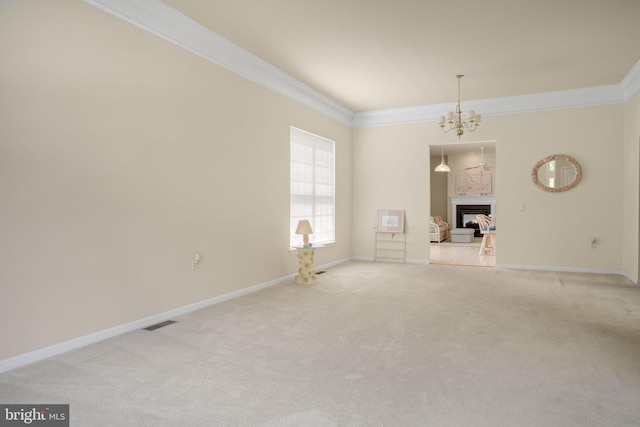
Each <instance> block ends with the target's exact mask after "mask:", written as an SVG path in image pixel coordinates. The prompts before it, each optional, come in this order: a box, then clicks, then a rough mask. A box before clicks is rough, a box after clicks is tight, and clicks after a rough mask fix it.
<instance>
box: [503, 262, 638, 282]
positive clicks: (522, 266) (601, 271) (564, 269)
mask: <svg viewBox="0 0 640 427" xmlns="http://www.w3.org/2000/svg"><path fill="white" fill-rule="evenodd" d="M496 268H504V269H510V270H535V271H561V272H566V273H592V274H614V275H618V276H624V277H626V278H627V279H629V281H630V282H632V283H633V284H634V285H638V284H639V283H638V278H636V277H633V276H631V275H630V274H628V273H626V272H624V271H621V270H610V269H600V268H577V267H557V266H548V265H526V264H496Z"/></svg>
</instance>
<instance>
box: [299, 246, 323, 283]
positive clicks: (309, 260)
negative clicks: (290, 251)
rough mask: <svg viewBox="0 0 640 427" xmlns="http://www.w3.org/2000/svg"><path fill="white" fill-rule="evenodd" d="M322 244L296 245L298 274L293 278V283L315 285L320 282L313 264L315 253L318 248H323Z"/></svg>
mask: <svg viewBox="0 0 640 427" xmlns="http://www.w3.org/2000/svg"><path fill="white" fill-rule="evenodd" d="M321 247H322V245H314V246H306V247H305V246H295V248H296V251H297V252H298V264H299V267H298V275H297V276H296V278H295V279H293V283H297V284H298V285H315V284H316V283H318V279H317V278H316V273H315V272H314V271H313V268H314V267H315V266H314V264H313V255H314V254H315V252H316V248H321Z"/></svg>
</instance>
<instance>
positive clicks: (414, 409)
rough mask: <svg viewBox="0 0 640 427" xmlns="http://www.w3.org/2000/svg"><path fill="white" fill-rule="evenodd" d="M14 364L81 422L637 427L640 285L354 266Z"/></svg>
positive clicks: (5, 378) (24, 381)
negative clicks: (309, 282)
mask: <svg viewBox="0 0 640 427" xmlns="http://www.w3.org/2000/svg"><path fill="white" fill-rule="evenodd" d="M319 278H320V283H319V284H318V285H314V286H300V285H294V284H282V285H278V286H274V287H271V288H269V289H266V290H263V291H260V292H258V293H255V294H251V295H248V296H244V297H241V298H238V299H236V300H232V301H229V302H226V303H223V304H219V305H216V306H213V307H210V308H207V309H204V310H201V311H198V312H194V313H191V314H189V315H186V316H183V317H179V318H176V319H174V320H177V321H178V322H177V323H175V324H173V325H170V326H166V327H164V328H161V329H157V330H156V331H153V332H148V331H145V330H140V331H135V332H132V333H129V334H126V335H122V336H119V337H116V338H113V339H110V340H107V341H104V342H101V343H98V344H95V345H91V346H88V347H85V348H82V349H79V350H75V351H72V352H69V353H66V354H63V355H60V356H56V357H54V358H51V359H48V360H46V361H42V362H38V363H35V364H32V365H30V366H26V367H23V368H20V369H16V370H13V371H10V372H6V373H4V374H0V402H2V403H69V404H70V405H71V406H70V410H71V425H72V426H214V425H215V426H254V425H255V426H604V425H608V426H637V425H639V424H640V287H637V286H634V285H632V284H630V283H629V282H628V281H626V279H624V278H622V277H620V276H608V275H595V274H572V273H547V272H529V271H508V270H500V269H478V268H469V267H448V266H434V265H426V266H425V265H408V264H382V263H380V264H377V263H368V262H351V263H347V264H344V265H341V266H338V267H335V268H333V269H331V270H329V271H328V272H327V273H325V274H323V275H320V276H319Z"/></svg>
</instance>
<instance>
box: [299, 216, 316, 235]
mask: <svg viewBox="0 0 640 427" xmlns="http://www.w3.org/2000/svg"><path fill="white" fill-rule="evenodd" d="M296 234H313V230H312V229H311V224H309V220H308V219H301V220H300V221H298V227H297V228H296Z"/></svg>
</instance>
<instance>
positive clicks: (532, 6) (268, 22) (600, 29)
mask: <svg viewBox="0 0 640 427" xmlns="http://www.w3.org/2000/svg"><path fill="white" fill-rule="evenodd" d="M164 1H165V3H167V4H168V5H170V6H172V7H173V8H175V9H177V10H179V11H181V12H182V13H184V14H186V15H188V16H189V17H191V18H192V19H194V20H196V21H198V22H200V23H201V24H203V25H205V26H206V27H208V28H210V29H211V30H213V31H214V32H216V33H218V34H220V35H221V36H223V37H225V38H226V39H228V40H230V41H232V42H233V43H235V44H237V45H238V46H240V47H241V48H243V49H245V50H247V51H249V52H250V53H252V54H254V55H256V56H258V57H260V58H262V59H263V60H265V61H267V62H269V63H271V64H272V65H274V66H276V67H277V68H279V69H280V70H282V71H284V72H286V73H287V74H289V75H291V76H292V77H294V78H296V79H297V80H299V81H301V82H303V83H305V84H306V85H308V86H310V87H312V88H313V89H315V90H317V91H319V92H321V93H323V94H325V95H326V96H328V97H329V98H331V99H333V100H335V101H337V102H338V103H340V104H342V105H343V106H345V107H347V108H348V109H349V110H351V111H353V112H365V111H375V110H386V109H395V108H403V107H414V106H421V105H431V104H441V103H449V102H455V100H456V97H457V82H456V77H455V76H456V74H464V75H465V77H464V78H463V79H462V81H461V84H462V101H463V104H464V101H465V100H479V99H490V98H499V97H505V96H518V95H527V94H532V93H541V92H551V91H559V90H567V89H580V88H587V87H595V86H603V85H611V84H618V83H620V82H621V81H622V79H623V78H624V77H625V76H626V75H627V73H629V71H630V70H631V69H632V67H633V66H634V65H635V64H636V62H637V61H638V60H639V59H640V42H639V41H640V25H638V18H639V17H640V0H607V1H604V0H484V1H481V2H479V1H477V0H476V1H471V0H457V1H456V2H453V3H452V2H449V3H447V2H442V1H432V0H393V1H391V0H376V1H371V0H322V1H311V0H270V1H264V0H215V1H210V0H164ZM478 112H479V113H482V112H481V111H478Z"/></svg>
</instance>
